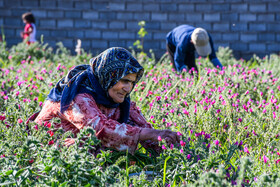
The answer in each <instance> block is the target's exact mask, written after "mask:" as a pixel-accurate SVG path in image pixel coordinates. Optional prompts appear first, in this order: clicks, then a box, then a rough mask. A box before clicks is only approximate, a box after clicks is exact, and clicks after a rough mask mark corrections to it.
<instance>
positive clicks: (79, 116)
mask: <svg viewBox="0 0 280 187" xmlns="http://www.w3.org/2000/svg"><path fill="white" fill-rule="evenodd" d="M53 118H60V119H61V123H60V124H56V125H55V128H60V127H62V128H63V129H64V131H72V132H73V133H74V134H77V133H79V131H80V129H82V128H84V127H87V126H90V127H92V128H93V129H94V130H95V131H96V134H95V135H96V137H97V138H98V139H99V140H101V143H102V145H103V146H105V147H110V148H114V149H116V150H118V151H126V150H128V151H129V153H131V154H133V153H134V152H135V150H136V149H137V145H138V143H139V135H140V132H141V129H142V128H152V126H151V124H149V123H148V122H147V121H146V120H145V118H144V117H143V115H142V114H141V112H140V110H139V109H137V107H136V104H135V102H131V104H130V113H129V119H128V122H127V123H119V122H118V121H117V120H118V119H119V118H120V109H119V108H106V107H104V106H103V105H100V104H97V103H96V102H95V100H94V99H93V97H92V96H91V95H89V94H87V93H82V94H78V95H77V96H76V97H75V98H74V100H73V101H72V102H71V104H70V106H69V108H68V109H67V110H66V111H65V112H64V113H61V112H60V102H52V101H50V100H47V101H46V102H45V104H44V106H43V109H42V110H41V112H40V113H39V115H38V116H37V117H36V119H35V122H36V123H38V124H44V123H45V122H46V121H49V120H51V119H53ZM66 141H72V142H73V143H74V141H73V139H72V140H71V139H67V140H66ZM140 143H141V144H142V145H143V146H144V147H145V148H152V149H154V150H155V151H157V150H158V149H159V147H158V146H157V144H156V143H152V142H150V141H145V142H140ZM157 152H158V151H157Z"/></svg>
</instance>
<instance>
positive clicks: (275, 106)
mask: <svg viewBox="0 0 280 187" xmlns="http://www.w3.org/2000/svg"><path fill="white" fill-rule="evenodd" d="M139 24H140V23H139ZM140 26H141V27H143V28H144V26H145V25H144V23H141V25H140ZM140 30H141V29H140ZM139 32H140V31H139ZM141 33H142V34H141ZM141 33H139V37H142V39H143V38H144V37H145V35H146V34H147V33H145V32H144V31H143V30H142V31H141ZM42 40H43V39H42ZM0 45H1V48H0V68H1V69H0V83H1V84H0V86H1V91H0V93H1V95H0V139H1V141H0V156H1V157H0V168H1V170H0V185H4V186H110V185H112V186H129V185H133V186H165V185H170V186H232V185H238V186H242V185H243V186H279V183H280V180H279V179H280V170H279V164H280V163H279V162H280V160H279V159H280V157H279V154H280V153H279V149H280V147H279V145H280V144H279V139H280V136H279V132H280V127H279V116H280V113H279V106H280V104H279V97H280V93H279V90H280V87H279V85H280V82H279V81H280V80H279V79H278V77H279V76H280V71H279V70H280V69H279V67H280V58H279V56H277V55H270V56H269V57H266V58H263V59H261V58H259V57H257V56H254V57H253V58H252V59H251V60H249V61H244V60H242V59H240V60H236V59H234V58H233V57H232V50H231V49H229V48H220V49H219V52H218V57H219V59H220V61H221V63H222V64H223V65H225V67H226V68H225V70H223V71H220V70H217V69H211V68H213V67H212V64H211V63H210V62H209V60H208V59H206V58H205V59H204V58H200V59H197V63H198V68H199V70H200V71H199V72H200V74H199V76H198V78H194V77H193V76H191V75H189V74H188V73H182V74H180V75H178V74H176V73H175V72H173V71H172V67H171V65H170V62H169V60H168V58H167V56H166V54H165V55H163V57H162V58H161V59H160V61H159V62H160V63H157V64H156V60H155V57H154V56H153V53H152V51H151V54H152V55H151V57H148V56H147V55H146V56H144V57H143V55H142V54H143V53H142V54H141V52H136V51H133V55H134V56H136V57H137V59H138V60H139V62H140V63H141V64H142V65H143V66H144V67H145V70H146V71H145V75H144V76H143V78H142V80H141V81H140V82H139V83H138V84H137V85H136V86H135V89H134V92H133V93H132V100H134V101H136V102H137V105H138V106H139V107H140V108H141V111H142V113H143V115H144V116H145V118H146V119H147V120H148V122H150V123H151V124H152V125H153V126H154V127H155V128H156V129H171V130H173V131H179V132H180V133H181V134H182V136H181V140H182V142H181V143H180V144H178V145H173V146H174V147H170V146H168V145H167V144H166V142H165V141H162V142H160V143H159V144H160V146H162V147H163V148H164V150H163V152H162V153H161V154H160V155H156V154H154V152H153V151H152V150H146V149H144V148H143V147H141V146H139V149H138V150H137V151H136V152H135V154H134V155H131V154H128V153H126V152H118V151H115V150H112V149H109V148H108V149H103V150H102V151H100V152H98V150H99V148H100V147H101V143H100V141H99V140H98V139H97V138H96V137H95V135H94V134H95V132H94V129H92V128H87V129H83V130H82V131H81V132H80V133H79V134H78V137H77V141H75V144H74V145H71V146H70V147H65V146H63V142H64V140H65V139H66V138H69V137H73V134H71V133H70V132H66V133H65V132H64V131H63V129H58V130H54V127H53V126H54V124H55V123H59V120H58V121H57V120H55V119H54V120H53V121H51V127H50V128H48V127H46V126H44V125H37V124H35V123H34V122H30V123H29V124H25V123H24V122H25V121H26V120H27V119H28V117H29V116H30V115H31V114H33V113H34V112H36V111H39V110H40V109H41V107H42V102H43V101H44V100H45V98H46V97H47V94H48V93H49V90H50V88H51V87H53V86H54V85H55V83H56V82H57V80H59V79H60V78H62V77H63V76H65V74H66V72H68V70H69V68H71V67H73V66H76V65H79V64H85V63H88V61H89V59H90V58H91V57H92V54H87V53H85V52H84V51H83V50H82V53H81V54H80V55H77V56H72V55H71V54H70V51H69V50H68V49H67V48H65V47H64V46H63V45H62V43H58V44H57V45H58V47H57V50H56V51H53V49H52V48H50V47H48V45H47V44H44V43H43V42H42V41H41V42H40V43H39V42H38V43H34V44H31V45H29V46H27V45H26V44H25V43H20V44H18V45H16V46H13V47H12V48H11V49H7V47H6V43H5V41H4V42H0ZM140 54H141V55H140ZM21 120H22V121H23V122H21ZM50 131H52V132H53V135H51V133H50ZM81 145H82V146H81Z"/></svg>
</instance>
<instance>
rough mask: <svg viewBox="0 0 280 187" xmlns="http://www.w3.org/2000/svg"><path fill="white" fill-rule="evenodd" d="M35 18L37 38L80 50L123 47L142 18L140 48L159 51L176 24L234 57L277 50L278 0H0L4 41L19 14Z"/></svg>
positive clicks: (12, 34) (15, 33)
mask: <svg viewBox="0 0 280 187" xmlns="http://www.w3.org/2000/svg"><path fill="white" fill-rule="evenodd" d="M27 11H32V12H33V13H34V15H35V17H36V25H37V31H38V34H37V39H40V35H44V41H45V42H47V43H49V44H50V45H51V46H55V44H56V42H58V41H62V42H63V44H64V45H65V46H66V47H68V48H70V49H72V51H73V50H74V48H75V44H76V40H77V39H78V38H79V39H81V40H82V47H83V48H84V49H85V50H86V51H91V52H93V53H97V52H100V51H103V50H105V49H106V48H108V47H113V46H122V47H125V48H128V47H129V46H132V45H133V42H134V41H135V40H136V39H137V37H138V36H137V32H138V30H139V26H138V22H139V21H141V20H144V21H146V27H145V28H146V30H147V32H148V35H147V36H146V37H145V41H144V48H145V49H146V50H148V49H153V50H154V51H155V52H156V54H157V56H160V55H162V54H163V53H164V52H165V35H166V34H167V33H168V32H169V31H170V30H171V29H172V28H174V27H176V26H178V25H180V24H190V25H193V26H197V27H203V28H205V29H206V30H207V31H208V32H209V33H210V34H211V35H212V37H213V40H214V45H215V48H216V49H217V48H218V47H219V46H229V47H230V48H231V49H233V50H234V54H235V56H236V57H237V58H240V57H243V58H249V57H250V56H251V55H252V54H253V53H256V54H257V55H259V56H263V55H266V54H270V53H279V51H280V1H279V0H110V1H109V0H91V1H89V0H0V25H3V26H4V32H5V35H6V40H7V42H8V45H9V46H11V45H13V44H16V43H18V42H20V41H21V38H20V31H21V30H22V29H23V28H24V24H23V23H22V20H21V15H22V13H24V12H27Z"/></svg>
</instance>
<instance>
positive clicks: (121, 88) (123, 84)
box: [108, 73, 137, 103]
mask: <svg viewBox="0 0 280 187" xmlns="http://www.w3.org/2000/svg"><path fill="white" fill-rule="evenodd" d="M136 78H137V74H136V73H132V74H128V75H126V76H125V77H123V78H121V80H120V81H119V82H118V83H117V84H115V85H114V86H113V87H112V88H109V90H108V92H109V96H110V97H111V98H112V99H113V101H114V102H115V103H122V102H123V101H124V99H125V96H126V95H127V94H129V93H130V92H131V90H132V88H133V85H134V83H135V81H136Z"/></svg>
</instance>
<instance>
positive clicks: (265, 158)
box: [263, 155, 269, 164]
mask: <svg viewBox="0 0 280 187" xmlns="http://www.w3.org/2000/svg"><path fill="white" fill-rule="evenodd" d="M268 160H269V159H268V158H267V157H266V156H265V155H263V162H264V163H265V164H266V163H267V161H268Z"/></svg>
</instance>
